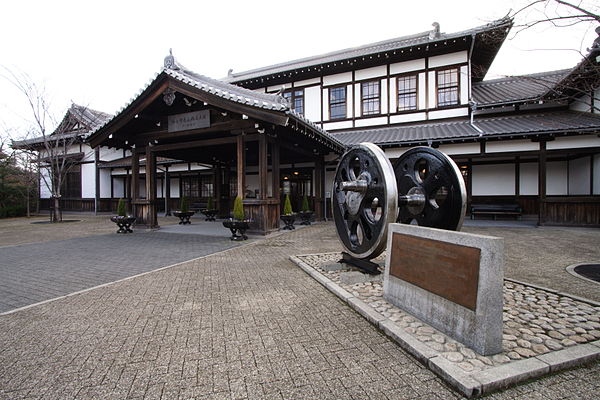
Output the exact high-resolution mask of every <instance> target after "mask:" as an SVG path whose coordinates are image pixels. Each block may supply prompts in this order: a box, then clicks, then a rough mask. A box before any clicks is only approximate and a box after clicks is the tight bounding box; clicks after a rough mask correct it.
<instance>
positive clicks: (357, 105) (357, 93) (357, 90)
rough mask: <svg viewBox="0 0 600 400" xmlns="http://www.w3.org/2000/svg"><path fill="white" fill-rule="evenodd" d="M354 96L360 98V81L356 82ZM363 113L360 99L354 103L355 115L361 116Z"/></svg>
mask: <svg viewBox="0 0 600 400" xmlns="http://www.w3.org/2000/svg"><path fill="white" fill-rule="evenodd" d="M354 98H355V99H360V83H355V84H354ZM360 114H361V104H360V101H357V102H356V103H354V115H356V116H360Z"/></svg>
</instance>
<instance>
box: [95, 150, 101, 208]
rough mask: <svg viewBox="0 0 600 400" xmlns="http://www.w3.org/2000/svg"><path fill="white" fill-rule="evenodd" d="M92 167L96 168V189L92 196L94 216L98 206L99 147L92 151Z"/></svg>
mask: <svg viewBox="0 0 600 400" xmlns="http://www.w3.org/2000/svg"><path fill="white" fill-rule="evenodd" d="M94 167H96V168H95V169H96V171H95V173H96V187H95V194H94V214H98V207H99V206H100V204H99V203H100V147H96V148H95V149H94Z"/></svg>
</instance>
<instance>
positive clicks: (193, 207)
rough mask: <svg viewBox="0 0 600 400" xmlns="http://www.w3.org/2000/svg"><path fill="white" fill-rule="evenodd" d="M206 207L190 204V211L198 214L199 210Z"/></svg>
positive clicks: (204, 205) (203, 204) (204, 204)
mask: <svg viewBox="0 0 600 400" xmlns="http://www.w3.org/2000/svg"><path fill="white" fill-rule="evenodd" d="M206 205H207V204H206V203H192V205H191V206H190V211H195V212H200V211H201V210H206Z"/></svg>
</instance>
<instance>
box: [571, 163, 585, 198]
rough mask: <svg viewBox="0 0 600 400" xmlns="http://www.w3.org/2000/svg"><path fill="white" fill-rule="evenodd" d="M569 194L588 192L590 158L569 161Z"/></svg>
mask: <svg viewBox="0 0 600 400" xmlns="http://www.w3.org/2000/svg"><path fill="white" fill-rule="evenodd" d="M569 194H587V195H589V194H590V158H589V157H581V158H576V159H574V160H570V161H569Z"/></svg>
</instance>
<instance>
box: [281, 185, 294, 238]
mask: <svg viewBox="0 0 600 400" xmlns="http://www.w3.org/2000/svg"><path fill="white" fill-rule="evenodd" d="M281 220H282V221H283V223H284V224H285V226H284V227H283V229H284V230H286V229H287V230H292V229H296V227H295V226H294V222H295V221H296V214H294V210H292V202H291V201H290V195H289V194H286V195H285V201H284V202H283V214H281Z"/></svg>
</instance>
